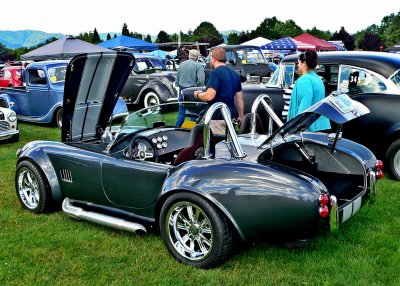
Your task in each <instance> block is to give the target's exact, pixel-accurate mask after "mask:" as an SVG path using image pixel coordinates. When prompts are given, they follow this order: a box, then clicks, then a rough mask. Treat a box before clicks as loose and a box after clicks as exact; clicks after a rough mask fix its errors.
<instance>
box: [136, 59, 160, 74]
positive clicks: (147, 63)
mask: <svg viewBox="0 0 400 286" xmlns="http://www.w3.org/2000/svg"><path fill="white" fill-rule="evenodd" d="M133 69H134V70H135V71H137V72H141V71H145V70H149V69H156V70H166V69H167V67H166V66H165V64H164V63H163V62H162V61H161V60H160V59H158V58H136V62H135V67H134V68H133Z"/></svg>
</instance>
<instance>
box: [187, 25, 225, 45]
mask: <svg viewBox="0 0 400 286" xmlns="http://www.w3.org/2000/svg"><path fill="white" fill-rule="evenodd" d="M193 36H194V37H193V39H194V40H195V41H199V42H205V43H209V44H210V46H211V47H214V46H217V45H219V44H222V43H223V42H224V37H223V36H222V34H220V33H219V32H218V30H217V29H216V28H215V27H214V25H213V24H211V23H210V22H206V21H205V22H201V23H200V25H199V26H198V27H197V28H196V29H195V30H194V31H193Z"/></svg>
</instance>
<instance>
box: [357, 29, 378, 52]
mask: <svg viewBox="0 0 400 286" xmlns="http://www.w3.org/2000/svg"><path fill="white" fill-rule="evenodd" d="M381 45H382V41H381V39H380V38H379V37H378V36H377V35H375V34H368V33H366V34H365V35H364V38H363V39H362V40H361V41H360V43H359V45H358V47H359V48H360V49H362V50H364V51H380V46H381Z"/></svg>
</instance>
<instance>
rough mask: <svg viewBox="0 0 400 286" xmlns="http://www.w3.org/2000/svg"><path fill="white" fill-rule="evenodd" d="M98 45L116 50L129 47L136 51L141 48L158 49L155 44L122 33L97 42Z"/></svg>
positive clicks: (147, 49)
mask: <svg viewBox="0 0 400 286" xmlns="http://www.w3.org/2000/svg"><path fill="white" fill-rule="evenodd" d="M98 46H100V47H104V48H108V49H118V50H123V49H131V50H138V51H142V50H146V51H154V50H157V49H158V46H157V45H156V44H153V43H149V42H146V41H143V40H140V39H136V38H133V37H128V36H124V35H121V36H118V37H116V38H113V39H110V40H108V41H105V42H102V43H100V44H98Z"/></svg>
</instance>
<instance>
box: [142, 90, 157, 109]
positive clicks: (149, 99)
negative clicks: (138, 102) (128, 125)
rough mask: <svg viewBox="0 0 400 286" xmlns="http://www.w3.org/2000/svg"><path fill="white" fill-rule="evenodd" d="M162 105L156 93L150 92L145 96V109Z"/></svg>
mask: <svg viewBox="0 0 400 286" xmlns="http://www.w3.org/2000/svg"><path fill="white" fill-rule="evenodd" d="M160 103H161V99H160V97H159V96H158V94H157V93H156V92H155V91H149V92H148V93H146V95H145V96H144V99H143V106H144V107H145V108H147V107H150V106H153V105H159V104H160Z"/></svg>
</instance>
